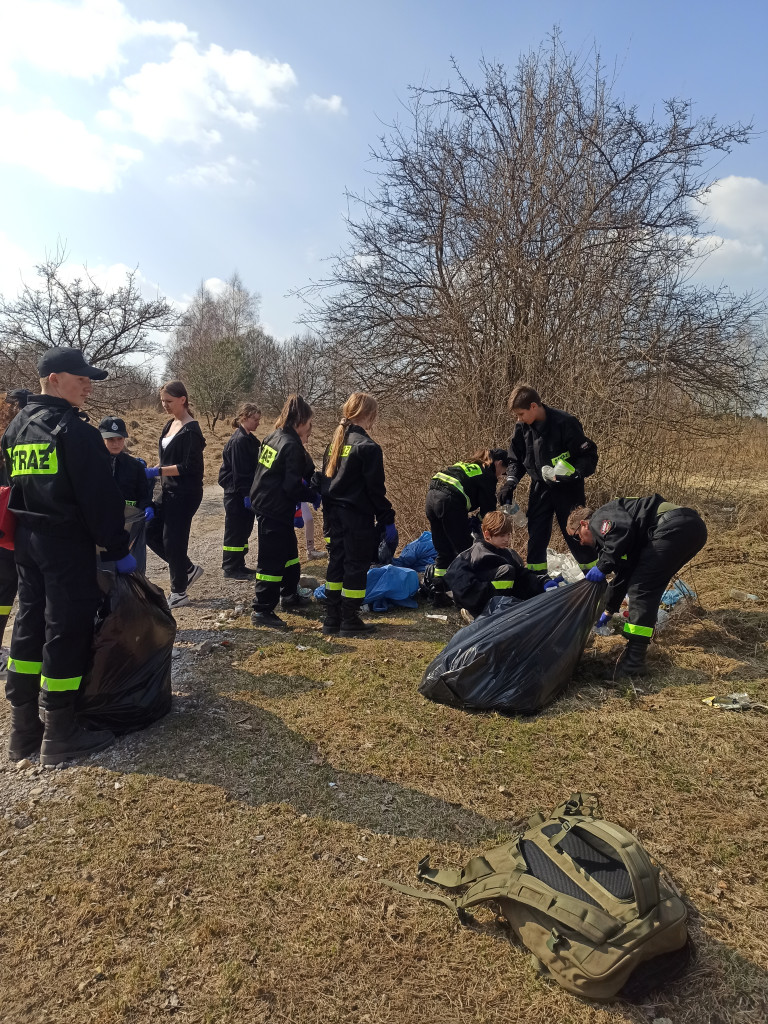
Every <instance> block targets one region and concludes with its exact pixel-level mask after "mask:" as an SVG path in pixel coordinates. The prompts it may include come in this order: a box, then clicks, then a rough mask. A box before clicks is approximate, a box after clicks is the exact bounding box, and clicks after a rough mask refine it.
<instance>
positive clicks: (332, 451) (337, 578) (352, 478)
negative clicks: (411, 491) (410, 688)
mask: <svg viewBox="0 0 768 1024" xmlns="http://www.w3.org/2000/svg"><path fill="white" fill-rule="evenodd" d="M377 413H378V406H377V404H376V399H375V398H374V397H373V395H368V394H366V393H365V392H364V391H356V392H354V394H351V395H350V396H349V398H348V399H347V400H346V402H345V403H344V405H343V407H342V410H341V421H340V423H339V425H338V427H336V431H335V433H334V435H333V441H332V442H331V443H330V445H329V446H328V448H327V450H326V453H325V457H324V459H323V470H322V474H321V476H320V492H321V494H322V498H323V509H324V514H325V519H324V522H325V529H326V530H327V535H328V537H330V544H329V555H328V571H327V572H326V582H325V593H326V605H325V620H324V622H323V633H326V634H331V635H333V634H338V635H339V636H367V635H369V634H370V633H372V632H373V630H374V626H372V625H371V624H370V623H367V622H364V621H363V620H362V619H361V618H360V606H361V605H362V603H363V601H364V599H365V586H366V580H367V576H368V570H369V569H370V567H371V564H372V563H373V562H374V561H376V558H377V553H378V547H379V536H380V529H381V528H383V530H384V539H385V540H386V542H387V543H388V544H390V545H392V546H394V545H396V544H397V539H396V538H397V531H396V529H395V513H394V510H393V508H392V505H391V504H390V502H389V499H388V498H387V488H386V486H385V483H384V456H383V454H382V451H381V448H380V447H379V445H378V444H376V442H375V441H374V440H373V439H372V438H371V437H369V436H368V433H367V432H368V430H370V428H371V426H372V425H373V423H374V421H375V419H376V415H377ZM377 526H378V527H379V529H377Z"/></svg>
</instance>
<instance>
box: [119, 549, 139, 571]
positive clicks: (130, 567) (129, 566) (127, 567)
mask: <svg viewBox="0 0 768 1024" xmlns="http://www.w3.org/2000/svg"><path fill="white" fill-rule="evenodd" d="M115 569H117V571H118V572H119V573H120V575H121V576H125V575H127V574H128V573H131V572H136V569H137V566H136V559H135V558H134V557H133V555H132V554H131V553H130V552H128V554H127V555H125V557H124V558H118V560H117V561H116V562H115Z"/></svg>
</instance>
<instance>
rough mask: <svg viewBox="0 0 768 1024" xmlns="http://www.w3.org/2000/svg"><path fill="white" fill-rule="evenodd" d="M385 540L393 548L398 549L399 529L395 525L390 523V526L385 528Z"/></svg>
mask: <svg viewBox="0 0 768 1024" xmlns="http://www.w3.org/2000/svg"><path fill="white" fill-rule="evenodd" d="M384 539H385V540H386V542H387V544H389V546H390V547H391V548H396V547H397V542H398V539H399V538H398V535H397V527H396V526H395V524H394V523H389V525H387V526H385V527H384Z"/></svg>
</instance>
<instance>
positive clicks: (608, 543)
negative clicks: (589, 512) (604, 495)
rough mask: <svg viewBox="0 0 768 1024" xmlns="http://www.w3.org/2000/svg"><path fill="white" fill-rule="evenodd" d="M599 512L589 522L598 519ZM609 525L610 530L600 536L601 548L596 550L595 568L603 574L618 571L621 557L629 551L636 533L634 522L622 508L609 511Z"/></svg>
mask: <svg viewBox="0 0 768 1024" xmlns="http://www.w3.org/2000/svg"><path fill="white" fill-rule="evenodd" d="M599 511H600V510H599V509H598V512H597V513H596V515H595V516H593V518H592V520H591V522H594V520H595V519H596V518H599ZM607 518H608V517H607V516H606V519H607ZM610 523H611V528H610V530H609V531H608V532H607V533H606V534H603V535H602V540H603V543H602V547H601V548H598V559H597V568H598V569H599V570H600V572H603V573H609V572H618V571H619V568H620V567H621V560H622V555H626V554H627V552H628V551H629V550H630V548H631V547H632V545H633V542H634V540H635V536H636V533H637V525H636V523H635V520H634V519H633V518H632V516H631V515H629V513H628V512H626V511H625V510H624V509H622V508H616V509H611V518H610ZM598 529H599V527H598ZM593 532H594V528H593Z"/></svg>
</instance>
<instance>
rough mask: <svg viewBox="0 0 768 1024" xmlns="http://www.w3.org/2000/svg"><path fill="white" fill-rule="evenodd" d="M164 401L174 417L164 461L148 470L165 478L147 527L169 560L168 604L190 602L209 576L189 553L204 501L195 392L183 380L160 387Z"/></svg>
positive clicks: (162, 449)
mask: <svg viewBox="0 0 768 1024" xmlns="http://www.w3.org/2000/svg"><path fill="white" fill-rule="evenodd" d="M160 402H161V403H162V406H163V409H165V411H166V412H169V413H170V414H171V416H172V417H173V418H172V419H170V420H168V422H167V423H166V424H165V426H164V427H163V432H162V434H161V435H160V441H159V442H158V452H159V454H160V464H159V465H157V466H150V467H148V468H147V469H146V471H145V472H146V475H147V478H148V479H149V480H154V479H156V478H157V477H159V478H160V483H161V485H162V489H161V492H160V497H159V498H158V499H156V501H155V502H154V509H155V517H154V519H152V520H151V521H150V523H149V525H148V527H147V544H148V545H149V547H150V548H151V549H152V550H153V551H154V553H155V554H156V555H157V557H158V558H162V560H163V561H164V562H167V563H168V569H169V572H170V575H171V593H170V596H169V597H168V607H169V608H170V609H171V610H173V609H174V608H181V607H183V606H184V605H187V604H189V596H188V595H187V587H189V586H191V585H192V584H193V583H194V582H195V580H199V579H200V577H201V576H202V575H203V572H204V569H203V567H202V565H194V564H193V562H192V561H191V560H190V558H189V554H188V553H187V549H188V548H189V533H190V529H191V527H192V519H193V517H194V515H195V512H197V510H198V508H200V502H201V501H202V500H203V470H204V464H203V449H204V448H205V438H204V437H203V432H202V431H201V430H200V424H199V423H198V422H197V420H196V419H194V418H193V416H192V412H191V410H190V408H189V395H188V394H187V389H186V388H185V387H184V385H183V384H182V382H181V381H180V380H170V381H168V383H167V384H163V386H162V387H161V388H160Z"/></svg>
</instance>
